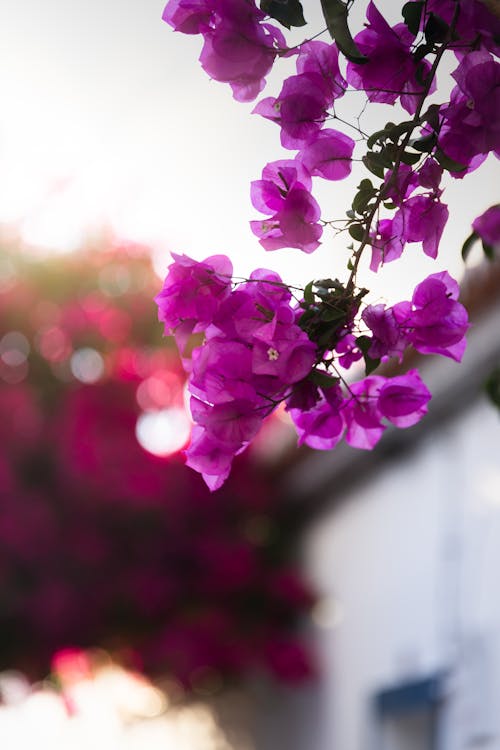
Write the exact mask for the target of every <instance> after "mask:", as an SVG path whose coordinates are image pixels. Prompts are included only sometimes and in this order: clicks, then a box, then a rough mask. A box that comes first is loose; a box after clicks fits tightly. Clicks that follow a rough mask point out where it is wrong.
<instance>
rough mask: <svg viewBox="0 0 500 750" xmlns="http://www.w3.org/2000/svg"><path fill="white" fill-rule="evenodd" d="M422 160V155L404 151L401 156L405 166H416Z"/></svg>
mask: <svg viewBox="0 0 500 750" xmlns="http://www.w3.org/2000/svg"><path fill="white" fill-rule="evenodd" d="M421 158H422V155H421V154H412V153H411V151H404V152H403V153H402V154H401V161H402V162H403V164H409V165H412V164H416V163H417V161H418V160H419V159H421Z"/></svg>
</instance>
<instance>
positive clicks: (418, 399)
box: [377, 370, 431, 428]
mask: <svg viewBox="0 0 500 750" xmlns="http://www.w3.org/2000/svg"><path fill="white" fill-rule="evenodd" d="M430 399H431V393H430V391H429V389H428V388H427V387H426V385H425V384H424V383H423V382H422V379H421V378H420V375H419V374H418V371H417V370H409V371H408V372H407V373H406V374H405V375H396V376H395V377H393V378H390V379H388V380H386V382H385V383H384V385H383V386H382V387H381V389H380V391H379V395H378V400H377V408H378V409H379V411H380V413H381V414H382V415H383V416H384V417H385V418H386V419H388V420H389V421H390V422H392V424H394V425H396V427H400V428H401V427H403V428H404V427H411V426H412V425H414V424H416V423H417V422H419V421H420V420H421V419H422V417H423V416H424V414H426V412H427V403H428V402H429V401H430Z"/></svg>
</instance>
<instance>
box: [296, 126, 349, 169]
mask: <svg viewBox="0 0 500 750" xmlns="http://www.w3.org/2000/svg"><path fill="white" fill-rule="evenodd" d="M354 146H355V143H354V141H353V139H352V138H349V136H348V135H344V133H340V132H339V131H338V130H332V129H325V130H321V131H320V132H319V133H318V134H317V135H316V137H315V138H313V139H312V140H311V141H309V142H308V143H307V144H306V145H305V146H304V147H303V149H302V150H301V151H300V153H299V154H298V157H297V159H298V161H300V162H301V163H302V164H303V165H304V167H305V168H306V169H307V171H308V172H309V173H310V174H311V175H313V176H318V177H323V178H324V179H325V180H343V179H344V178H345V177H347V176H348V175H349V174H350V173H351V167H352V152H353V151H354Z"/></svg>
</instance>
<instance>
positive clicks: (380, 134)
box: [366, 128, 389, 148]
mask: <svg viewBox="0 0 500 750" xmlns="http://www.w3.org/2000/svg"><path fill="white" fill-rule="evenodd" d="M388 136H389V131H388V130H386V128H384V129H383V130H376V131H375V133H372V135H371V136H370V137H369V138H368V140H367V142H366V145H367V146H368V148H373V146H374V145H375V144H376V143H377V141H384V140H385V139H386V138H387V137H388Z"/></svg>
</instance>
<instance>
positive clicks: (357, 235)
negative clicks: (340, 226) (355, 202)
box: [349, 224, 365, 242]
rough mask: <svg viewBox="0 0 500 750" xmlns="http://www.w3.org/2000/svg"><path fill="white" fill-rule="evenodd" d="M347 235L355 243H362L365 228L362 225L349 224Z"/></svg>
mask: <svg viewBox="0 0 500 750" xmlns="http://www.w3.org/2000/svg"><path fill="white" fill-rule="evenodd" d="M349 234H350V235H351V237H352V238H353V240H356V242H362V241H363V238H364V236H365V228H364V226H363V225H362V224H351V226H350V227H349Z"/></svg>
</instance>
